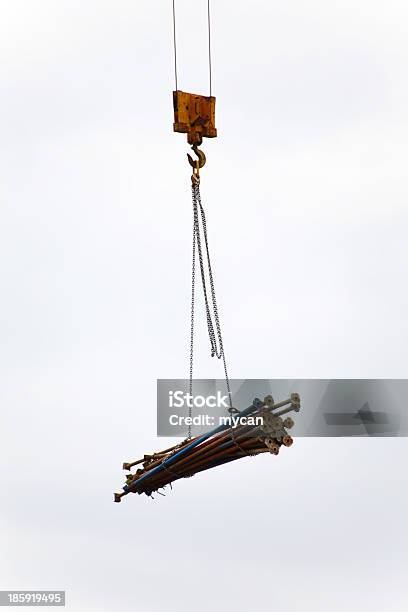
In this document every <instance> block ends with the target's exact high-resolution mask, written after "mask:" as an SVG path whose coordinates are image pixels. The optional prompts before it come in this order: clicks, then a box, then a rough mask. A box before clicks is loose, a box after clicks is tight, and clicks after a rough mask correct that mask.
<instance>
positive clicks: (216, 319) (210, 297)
mask: <svg viewBox="0 0 408 612" xmlns="http://www.w3.org/2000/svg"><path fill="white" fill-rule="evenodd" d="M190 157H191V156H190ZM189 161H190V159H189ZM196 163H197V166H196V168H195V169H194V170H193V175H192V177H191V194H192V202H193V257H192V280H191V326H190V384H189V393H190V395H191V396H192V395H193V363H194V322H195V290H196V282H195V278H196V253H197V254H198V261H199V268H200V276H201V284H202V289H203V298H204V305H205V313H206V320H207V330H208V337H209V339H210V349H211V357H217V359H222V362H223V367H224V375H225V382H226V387H227V394H228V401H229V405H230V407H229V409H228V411H229V412H230V413H231V414H232V413H233V412H237V410H236V409H235V408H233V406H232V395H231V388H230V381H229V377H228V369H227V362H226V358H225V351H224V343H223V340H222V333H221V323H220V316H219V312H218V305H217V298H216V293H215V283H214V276H213V270H212V265H211V257H210V249H209V244H208V233H207V220H206V216H205V211H204V207H203V205H202V202H201V194H200V174H199V170H200V159H198V160H197V162H196ZM190 164H191V165H193V163H192V162H191V161H190ZM202 165H204V164H202ZM203 242H204V245H203ZM203 247H204V248H203ZM206 272H207V275H208V280H209V283H210V287H209V289H208V287H207V279H206ZM191 411H192V408H191V404H190V407H189V414H188V416H189V417H191V414H192V412H191ZM188 438H191V425H189V427H188Z"/></svg>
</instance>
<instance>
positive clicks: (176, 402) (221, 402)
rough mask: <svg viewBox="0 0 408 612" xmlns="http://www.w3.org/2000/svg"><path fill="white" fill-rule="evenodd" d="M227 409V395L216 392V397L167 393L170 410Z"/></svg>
mask: <svg viewBox="0 0 408 612" xmlns="http://www.w3.org/2000/svg"><path fill="white" fill-rule="evenodd" d="M185 406H187V408H204V407H206V408H226V409H227V410H228V408H229V407H230V405H229V398H228V395H222V394H221V392H220V391H217V394H216V395H190V393H184V391H181V390H178V391H169V407H170V408H184V407H185Z"/></svg>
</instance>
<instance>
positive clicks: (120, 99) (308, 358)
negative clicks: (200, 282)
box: [0, 0, 408, 612]
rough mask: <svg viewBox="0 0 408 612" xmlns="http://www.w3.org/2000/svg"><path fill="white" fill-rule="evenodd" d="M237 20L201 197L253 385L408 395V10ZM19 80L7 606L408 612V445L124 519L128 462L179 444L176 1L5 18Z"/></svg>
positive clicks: (7, 394) (2, 574) (202, 53)
mask: <svg viewBox="0 0 408 612" xmlns="http://www.w3.org/2000/svg"><path fill="white" fill-rule="evenodd" d="M212 4H213V10H212V13H213V62H214V65H213V68H214V71H213V93H214V94H215V95H216V96H217V127H218V130H219V138H217V139H216V140H212V141H206V142H205V151H206V153H207V159H208V162H207V166H206V167H205V169H204V171H203V178H202V195H203V199H204V202H205V205H206V208H207V215H208V224H209V231H210V239H211V246H212V250H213V252H214V258H215V273H216V284H217V288H218V293H219V301H220V310H221V314H222V316H223V322H224V335H225V345H226V350H227V356H228V358H229V362H230V372H231V375H232V376H233V377H235V378H280V377H288V378H291V379H294V378H308V377H313V378H342V377H344V378H354V377H356V378H406V377H407V370H408V367H407V340H408V325H407V316H406V313H407V308H408V291H407V284H406V276H407V273H406V267H407V266H406V264H407V255H408V246H407V226H408V212H407V193H408V187H407V172H406V165H407V153H406V152H407V142H408V121H407V105H408V95H407V94H408V85H407V60H408V37H407V18H408V9H407V5H406V2H404V1H403V0H399V1H397V0H387V2H385V1H377V0H370V1H368V0H358V1H357V2H356V1H355V0H353V1H351V0H343V1H342V2H337V1H334V0H324V1H323V0H321V1H318V0H311V1H309V2H303V1H302V0H286V1H285V2H280V3H275V2H267V1H266V0H263V1H253V0H252V1H251V2H249V1H247V2H242V1H236V2H226V1H223V0H219V1H218V2H216V1H215V0H213V3H212ZM177 8H178V14H179V22H178V34H179V58H180V62H179V87H180V88H181V89H184V90H187V91H188V90H193V91H194V90H196V91H198V92H199V93H200V92H202V93H207V92H208V87H207V72H206V40H205V8H206V7H205V2H204V1H203V0H195V1H194V2H191V1H190V0H189V1H187V0H178V1H177ZM0 57H1V62H0V88H1V91H0V135H1V136H0V198H1V208H0V215H1V218H0V262H1V264H0V265H1V285H0V287H1V298H0V304H1V306H0V315H1V323H0V324H1V330H0V337H1V342H0V364H1V380H0V393H1V395H0V401H1V427H0V449H1V462H0V476H1V487H0V491H1V492H0V496H1V500H0V501H1V506H0V508H1V509H0V531H1V542H2V544H1V546H0V550H1V553H0V588H2V589H66V590H67V602H68V604H69V605H68V608H69V609H71V610H74V611H75V612H85V611H89V610H98V612H114V611H115V612H116V611H117V610H124V611H128V610H129V611H130V610H138V611H139V610H140V611H141V612H163V610H167V611H168V612H176V611H177V612H179V611H183V610H186V611H187V610H190V609H191V607H192V606H193V607H194V609H195V610H196V611H197V612H204V610H208V608H209V607H210V606H211V607H212V608H213V609H217V610H218V609H219V610H221V609H224V610H228V611H229V610H231V611H232V610H234V612H244V611H246V610H248V609H249V608H251V609H252V608H255V607H256V606H263V607H267V608H270V609H272V608H273V609H276V610H279V611H281V612H298V610H303V611H304V612H309V611H312V610H313V612H327V610H331V611H333V612H340V611H343V610H345V609H347V610H350V611H351V612H354V611H355V612H357V611H358V612H361V611H364V612H365V611H367V612H377V610H378V611H382V610H384V609H386V610H387V611H388V612H403V611H405V610H406V609H407V607H408V593H407V586H406V575H407V570H408V553H407V544H408V537H407V527H406V516H407V511H408V507H407V506H408V504H407V500H408V496H407V493H406V468H405V466H406V463H407V460H408V444H407V441H406V439H403V438H402V439H364V440H358V439H350V440H345V439H339V440H337V439H320V440H315V439H297V440H296V443H295V444H294V445H293V447H292V448H291V449H285V452H282V453H281V455H280V456H279V457H277V458H275V457H262V458H261V457H259V458H257V459H256V460H253V461H247V460H242V461H241V462H239V465H234V466H226V467H225V468H220V469H219V470H216V471H213V472H212V473H207V474H203V475H201V476H199V477H198V476H197V477H196V478H192V479H189V480H186V481H183V482H180V483H178V484H177V486H176V487H175V489H174V490H173V492H172V494H170V495H168V496H167V497H166V498H160V499H159V500H157V501H151V500H149V499H147V498H140V497H136V496H128V497H127V498H126V499H125V500H124V502H123V503H122V504H121V505H116V504H113V503H112V492H113V491H114V490H118V489H119V488H120V485H121V482H122V471H121V463H122V461H123V460H128V459H133V458H135V457H137V456H139V455H141V454H143V453H145V452H149V451H153V450H156V449H158V448H159V447H160V446H161V444H162V443H163V442H166V441H164V440H157V439H156V437H155V400H156V398H155V389H156V378H158V377H166V378H182V377H184V376H186V375H187V373H188V359H187V350H188V314H189V291H190V288H189V282H190V279H189V274H190V251H191V203H190V187H189V174H190V170H189V167H188V166H187V163H186V159H185V153H186V151H187V147H186V143H185V139H184V137H183V136H182V135H179V134H177V135H175V134H173V133H172V100H171V91H172V89H173V87H174V77H173V57H172V24H171V3H170V0H166V1H161V0H158V1H156V2H147V1H141V0H134V1H133V2H130V1H125V0H121V1H120V2H113V1H104V0H99V1H98V2H96V1H94V0H81V1H80V2H79V1H78V0H70V1H65V0H59V1H58V2H55V1H51V0H40V1H38V2H31V1H29V0H25V1H24V0H12V1H11V0H1V2H0ZM201 331H203V328H201ZM207 349H208V341H207V339H206V338H205V337H204V335H202V343H201V349H200V350H199V359H198V369H197V372H196V373H197V375H198V376H201V377H213V376H215V377H217V378H218V377H219V376H220V369H219V366H220V364H219V363H210V360H209V358H208V356H207ZM165 445H167V442H166V444H165Z"/></svg>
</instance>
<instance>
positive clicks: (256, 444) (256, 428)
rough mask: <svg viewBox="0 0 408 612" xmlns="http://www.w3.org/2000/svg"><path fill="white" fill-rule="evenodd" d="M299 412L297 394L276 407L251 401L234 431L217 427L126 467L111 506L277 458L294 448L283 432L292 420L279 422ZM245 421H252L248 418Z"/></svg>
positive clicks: (269, 401) (227, 426)
mask: <svg viewBox="0 0 408 612" xmlns="http://www.w3.org/2000/svg"><path fill="white" fill-rule="evenodd" d="M299 410H300V399H299V395H298V394H297V393H292V395H291V396H290V398H289V399H286V400H284V401H282V402H278V403H274V401H273V398H272V396H270V395H268V396H266V397H265V398H264V400H263V401H262V400H260V399H258V398H255V399H254V401H253V402H252V404H251V405H250V406H249V407H248V408H247V409H246V410H242V411H241V412H238V417H239V418H238V419H237V418H234V419H233V420H232V419H231V423H232V422H235V425H231V424H230V423H227V424H223V425H220V426H219V427H217V428H216V429H213V430H212V431H210V432H208V433H205V434H203V435H201V436H197V437H194V438H191V439H186V440H183V441H182V442H180V443H179V444H177V445H175V446H172V447H171V448H167V449H165V450H163V451H161V452H158V453H153V454H152V455H144V457H143V458H142V459H139V460H137V461H133V462H132V463H124V464H123V469H124V470H126V471H128V472H129V473H128V474H127V475H126V484H125V486H124V487H123V492H121V493H115V496H114V500H115V502H120V501H121V499H122V497H124V496H125V495H127V494H128V493H138V494H139V495H140V494H141V493H145V494H146V495H148V496H152V494H153V493H154V492H158V493H160V489H164V488H165V487H166V486H167V485H170V486H171V485H172V483H173V482H174V481H176V480H179V479H180V478H188V477H190V476H194V474H197V473H199V472H204V471H205V470H209V469H211V468H214V467H217V466H219V465H224V464H226V463H230V462H232V461H236V460H237V459H241V458H243V457H251V456H256V455H259V454H261V453H266V452H269V453H271V454H273V455H277V454H278V453H279V450H280V448H281V446H286V447H289V446H291V445H292V443H293V439H292V437H291V436H290V435H289V434H288V432H287V429H290V428H292V427H293V425H294V422H293V420H292V419H291V418H290V417H285V418H283V417H284V415H286V414H287V413H288V412H291V411H295V412H298V411H299ZM249 415H251V416H252V417H254V418H251V419H250V418H247V417H249ZM242 423H243V424H242ZM136 466H141V467H138V468H137V469H136V472H134V473H132V471H131V470H132V468H133V467H136Z"/></svg>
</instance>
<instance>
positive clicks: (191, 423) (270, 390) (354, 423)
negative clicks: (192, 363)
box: [157, 379, 408, 437]
mask: <svg viewBox="0 0 408 612" xmlns="http://www.w3.org/2000/svg"><path fill="white" fill-rule="evenodd" d="M230 388H231V393H232V405H233V407H234V408H235V409H237V410H238V411H243V410H246V408H247V407H248V406H250V405H251V404H252V402H253V400H254V398H261V399H263V398H264V397H265V396H268V395H270V396H272V397H273V398H274V400H275V401H279V400H281V399H282V398H286V397H289V396H290V395H291V393H294V392H296V393H299V395H300V397H301V398H302V410H301V412H299V414H298V415H297V416H296V419H295V425H294V428H293V435H294V436H296V437H299V436H312V437H339V436H341V437H349V436H351V437H356V436H383V437H384V436H408V410H406V398H407V397H408V380H406V379H296V380H295V379H293V380H292V379H291V380H289V379H232V380H230ZM229 409H230V404H229V396H228V393H227V389H226V385H225V380H222V379H196V380H194V381H193V388H192V391H191V388H190V381H189V380H188V379H160V380H158V381H157V435H159V436H168V437H183V436H186V435H187V432H188V430H189V427H191V433H192V435H193V436H197V435H201V434H205V433H208V432H209V431H211V430H213V429H215V428H216V427H219V426H225V425H229V424H230V425H231V426H233V427H239V426H245V423H243V422H241V421H240V420H239V416H240V415H239V414H238V413H236V414H235V413H234V414H230V413H229ZM234 418H235V420H234ZM229 419H231V420H229ZM248 425H250V423H248ZM251 425H257V424H256V423H251Z"/></svg>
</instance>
